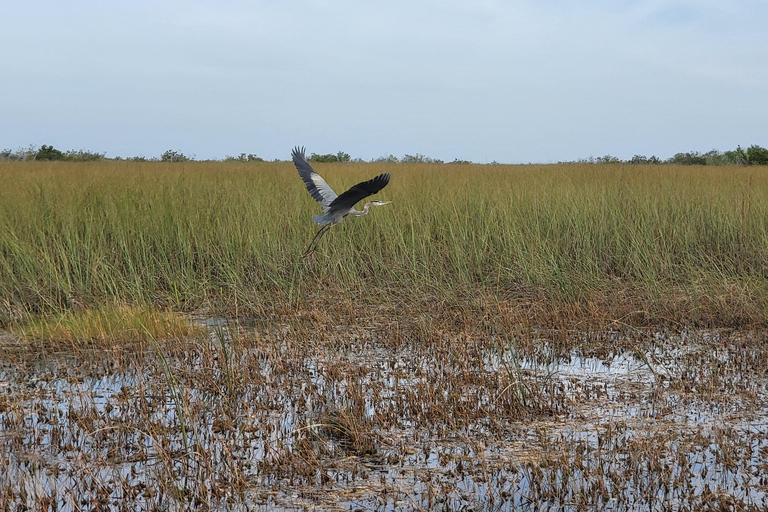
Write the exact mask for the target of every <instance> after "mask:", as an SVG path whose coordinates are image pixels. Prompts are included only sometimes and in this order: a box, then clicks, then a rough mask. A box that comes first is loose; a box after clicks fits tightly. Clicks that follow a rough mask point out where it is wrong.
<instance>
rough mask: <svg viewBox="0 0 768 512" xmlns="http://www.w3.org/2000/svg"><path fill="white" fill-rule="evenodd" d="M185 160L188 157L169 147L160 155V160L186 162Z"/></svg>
mask: <svg viewBox="0 0 768 512" xmlns="http://www.w3.org/2000/svg"><path fill="white" fill-rule="evenodd" d="M187 160H189V158H187V157H186V156H184V153H182V152H180V151H173V150H171V149H169V150H168V151H166V152H165V153H163V154H162V156H161V157H160V161H161V162H186V161H187Z"/></svg>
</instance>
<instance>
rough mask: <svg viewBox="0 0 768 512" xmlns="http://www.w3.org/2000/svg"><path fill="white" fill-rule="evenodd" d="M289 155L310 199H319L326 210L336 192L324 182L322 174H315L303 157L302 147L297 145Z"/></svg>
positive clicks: (326, 210)
mask: <svg viewBox="0 0 768 512" xmlns="http://www.w3.org/2000/svg"><path fill="white" fill-rule="evenodd" d="M291 157H292V158H293V165H295V166H296V170H297V171H299V176H301V179H302V181H304V185H306V186H307V190H308V191H309V195H311V196H312V199H314V200H315V201H319V202H320V204H322V205H323V211H324V212H328V209H329V208H330V207H331V203H333V201H334V200H335V199H336V198H337V196H336V192H334V191H333V189H332V188H331V187H330V186H329V185H328V184H327V183H326V182H325V180H324V179H323V177H322V176H320V175H319V174H317V173H316V172H315V170H314V169H313V168H312V167H311V166H310V165H309V164H308V163H307V160H306V158H305V157H304V148H303V147H301V148H299V147H298V146H297V147H295V148H293V151H291Z"/></svg>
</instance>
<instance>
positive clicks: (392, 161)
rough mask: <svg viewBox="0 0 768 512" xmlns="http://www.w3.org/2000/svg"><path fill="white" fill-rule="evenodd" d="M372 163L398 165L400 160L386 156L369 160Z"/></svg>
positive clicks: (393, 156)
mask: <svg viewBox="0 0 768 512" xmlns="http://www.w3.org/2000/svg"><path fill="white" fill-rule="evenodd" d="M371 161H372V162H374V163H377V164H397V163H400V159H399V158H397V157H396V156H395V155H388V156H380V157H379V158H375V159H373V160H371Z"/></svg>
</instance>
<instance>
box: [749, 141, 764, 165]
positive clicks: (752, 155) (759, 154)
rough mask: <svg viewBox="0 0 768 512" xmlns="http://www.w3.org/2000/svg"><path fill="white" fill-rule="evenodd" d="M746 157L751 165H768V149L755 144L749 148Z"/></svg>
mask: <svg viewBox="0 0 768 512" xmlns="http://www.w3.org/2000/svg"><path fill="white" fill-rule="evenodd" d="M746 159H747V163H748V164H749V165H768V149H765V148H763V147H760V146H758V145H756V144H753V145H751V146H749V147H748V148H747V151H746Z"/></svg>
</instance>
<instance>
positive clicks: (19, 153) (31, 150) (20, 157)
mask: <svg viewBox="0 0 768 512" xmlns="http://www.w3.org/2000/svg"><path fill="white" fill-rule="evenodd" d="M36 154H37V149H36V148H35V147H34V146H30V147H28V148H19V149H17V150H16V151H14V150H12V149H4V150H2V151H0V160H5V161H8V160H11V161H24V160H34V159H35V155H36Z"/></svg>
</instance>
